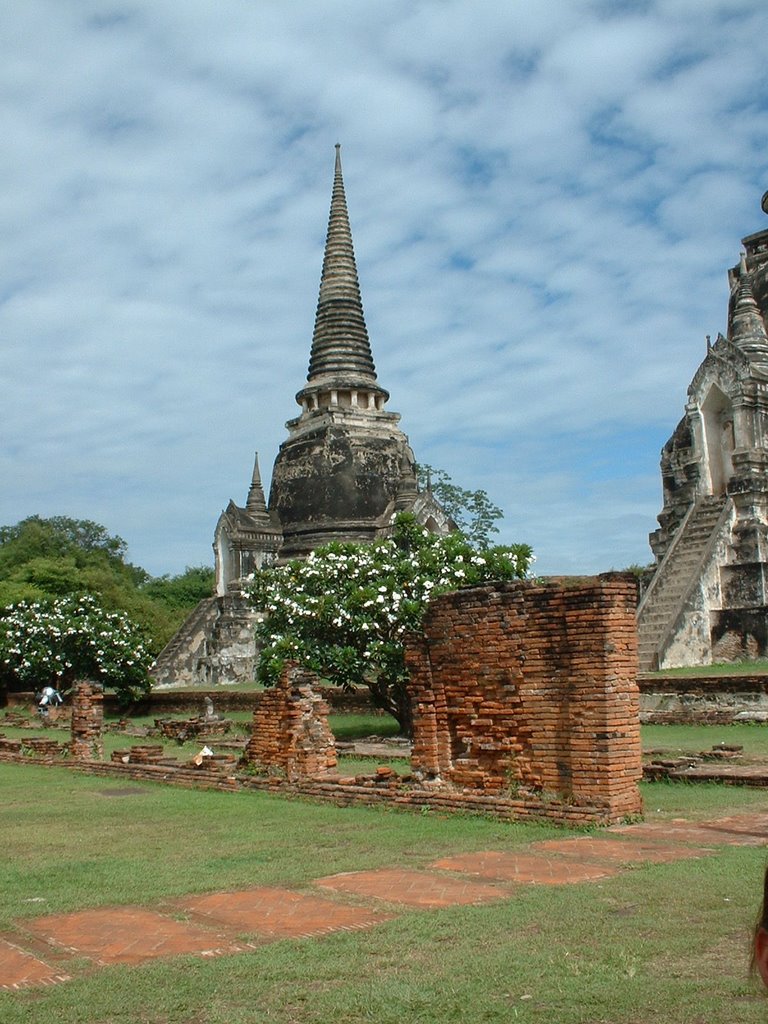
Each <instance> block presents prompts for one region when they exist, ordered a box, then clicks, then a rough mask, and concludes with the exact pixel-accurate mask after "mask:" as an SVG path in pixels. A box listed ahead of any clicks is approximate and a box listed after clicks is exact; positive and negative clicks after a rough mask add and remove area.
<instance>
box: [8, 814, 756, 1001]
mask: <svg viewBox="0 0 768 1024" xmlns="http://www.w3.org/2000/svg"><path fill="white" fill-rule="evenodd" d="M723 845H760V846H764V845H768V814H741V815H734V816H732V817H729V818H720V819H718V820H715V821H705V822H687V821H673V822H670V823H664V824H638V825H627V826H622V827H618V828H613V829H610V830H608V831H606V832H602V833H600V835H592V836H581V837H578V838H574V839H548V840H546V841H544V842H538V843H531V844H529V845H528V846H525V847H520V848H519V849H515V850H513V851H505V852H502V851H497V850H486V851H481V852H479V853H467V854H461V855H458V856H455V857H444V858H441V859H440V860H437V861H435V862H434V863H433V864H430V865H429V868H428V869H427V870H420V871H416V870H410V869H399V868H381V869H379V870H375V871H352V872H346V873H343V874H337V875H330V876H327V877H324V878H318V879H317V880H316V881H315V883H314V885H315V887H316V889H317V892H316V893H305V892H295V891H293V890H290V889H280V888H277V887H269V888H265V887H262V888H253V889H243V890H239V891H236V892H217V893H211V894H208V895H204V896H188V897H185V898H182V899H178V900H174V901H169V902H168V903H167V904H164V905H161V906H158V907H156V908H153V909H149V908H147V907H112V908H99V909H97V910H82V911H78V912H76V913H73V914H51V915H45V916H42V917H35V918H31V919H25V920H20V921H18V922H17V924H16V928H15V930H14V931H13V932H12V933H6V934H4V935H0V989H5V990H10V991H14V990H19V989H22V988H26V987H29V986H36V985H53V984H60V983H62V982H65V981H69V980H70V979H71V978H72V977H73V976H75V975H77V974H82V973H84V971H85V970H86V969H87V968H84V967H83V960H82V958H86V963H88V962H89V963H90V965H91V967H92V968H93V967H103V966H108V965H109V964H116V963H122V964H140V963H145V962H146V961H148V960H152V959H154V958H156V957H170V956H178V955H181V954H192V955H195V956H200V957H215V956H226V955H228V954H232V953H241V952H246V951H249V950H254V949H257V948H258V947H259V946H260V945H263V944H264V943H267V942H274V941H276V940H278V939H285V938H313V937H316V936H322V935H327V934H329V933H331V932H337V931H351V930H355V929H362V928H372V927H374V926H375V925H377V924H379V923H380V922H382V921H386V920H389V919H390V918H392V917H393V916H395V915H396V913H397V909H398V907H412V908H413V907H415V908H421V909H425V910H426V909H431V908H439V907H448V906H457V905H472V904H480V903H489V902H492V901H499V900H511V899H514V896H515V891H516V889H517V888H518V887H519V886H521V885H572V884H574V883H581V882H591V881H594V880H596V879H601V878H607V877H610V876H611V875H616V874H618V873H619V872H620V871H621V870H622V869H624V868H626V867H629V866H630V865H632V864H648V863H650V864H659V863H666V862H669V861H675V860H681V859H690V858H695V857H709V856H712V855H713V854H715V853H716V852H717V848H718V847H719V846H723ZM244 936H245V938H244ZM75 958H77V959H75Z"/></svg>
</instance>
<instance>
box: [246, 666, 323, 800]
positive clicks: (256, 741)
mask: <svg viewBox="0 0 768 1024" xmlns="http://www.w3.org/2000/svg"><path fill="white" fill-rule="evenodd" d="M315 681H316V677H315V676H314V675H313V674H312V673H311V672H307V671H305V670H304V669H301V668H299V667H298V665H295V664H292V663H289V664H288V665H286V667H285V669H284V670H283V674H282V676H281V677H280V681H279V682H278V684H277V685H276V686H274V687H273V688H272V689H270V690H267V691H266V692H265V693H264V694H263V695H262V697H261V700H260V701H259V704H258V706H257V708H256V710H255V711H254V712H253V730H252V734H251V739H250V740H249V742H248V746H247V747H246V749H245V753H244V755H243V760H242V763H243V764H250V765H253V766H255V767H259V768H264V769H266V770H269V769H273V770H275V769H277V770H278V771H279V772H282V773H284V774H285V777H286V778H287V779H289V780H291V781H295V780H297V779H301V778H310V777H313V776H318V775H323V774H324V773H326V772H328V771H330V770H331V769H333V768H335V767H336V741H335V740H334V738H333V733H332V732H331V729H330V726H329V725H328V714H329V711H330V708H329V706H328V703H327V702H326V701H324V700H323V698H322V697H321V696H320V695H319V694H318V693H316V692H315V691H314V690H313V689H312V683H313V682H315Z"/></svg>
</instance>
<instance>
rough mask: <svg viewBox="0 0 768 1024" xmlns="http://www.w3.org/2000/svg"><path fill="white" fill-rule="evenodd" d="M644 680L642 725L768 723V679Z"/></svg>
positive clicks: (653, 677) (704, 678)
mask: <svg viewBox="0 0 768 1024" xmlns="http://www.w3.org/2000/svg"><path fill="white" fill-rule="evenodd" d="M705 673H706V669H702V674H701V675H700V676H688V677H685V676H649V677H647V678H643V677H641V678H640V680H639V686H640V721H641V722H643V723H648V724H654V725H669V724H683V725H727V724H728V723H730V722H768V676H765V675H754V676H749V675H741V676H707V675H706V674H705Z"/></svg>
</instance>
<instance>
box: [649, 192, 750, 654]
mask: <svg viewBox="0 0 768 1024" xmlns="http://www.w3.org/2000/svg"><path fill="white" fill-rule="evenodd" d="M766 207H768V193H766V197H764V199H763V209H764V210H766V212H768V209H766ZM742 245H743V246H744V250H745V251H744V253H743V254H742V256H741V259H740V262H739V263H738V264H737V265H736V266H735V267H733V268H732V269H731V270H730V271H729V272H728V279H729V283H730V300H729V304H728V332H727V336H726V337H723V336H722V335H718V338H717V340H716V341H715V343H714V344H711V343H710V341H709V339H707V355H706V358H705V359H704V361H703V362H702V364H701V365H700V366H699V368H698V370H697V371H696V374H695V375H694V378H693V381H692V382H691V385H690V387H689V388H688V402H687V404H686V407H685V415H684V416H683V418H682V420H681V421H680V423H679V424H678V425H677V427H676V429H675V432H674V433H673V435H672V437H671V438H670V439H669V441H667V443H666V445H665V446H664V448H663V450H662V453H661V475H662V483H663V490H664V508H663V509H662V511H661V513H660V515H659V517H658V519H659V529H658V530H656V531H655V532H654V533H652V534H651V536H650V542H651V547H652V549H653V553H654V555H655V556H656V569H655V573H654V576H653V579H652V581H651V584H650V586H649V588H648V590H647V591H646V593H645V595H644V597H643V600H642V602H641V604H640V607H639V610H638V628H639V637H640V668H641V670H642V669H646V670H648V669H654V668H671V667H674V666H680V665H704V664H709V663H711V662H713V661H732V660H737V659H741V658H750V657H759V656H764V655H766V654H768V614H767V613H768V335H766V315H767V314H768V231H760V232H758V233H757V234H754V235H749V236H748V237H747V238H744V239H742Z"/></svg>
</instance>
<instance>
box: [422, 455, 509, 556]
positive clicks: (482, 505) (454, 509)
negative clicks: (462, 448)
mask: <svg viewBox="0 0 768 1024" xmlns="http://www.w3.org/2000/svg"><path fill="white" fill-rule="evenodd" d="M416 471H417V474H418V478H419V486H420V487H421V488H422V489H429V490H430V491H431V492H432V494H433V495H434V496H435V498H437V500H438V501H439V502H440V504H441V505H442V507H443V509H444V510H445V511H446V512H447V513H448V515H449V516H450V517H451V519H453V521H454V523H456V526H457V527H458V528H459V532H460V533H462V534H463V535H464V536H465V537H466V539H467V540H468V541H469V542H470V544H473V545H474V546H475V547H477V548H487V547H489V546H490V536H491V534H492V533H498V532H499V528H498V526H497V525H496V522H497V520H499V519H503V518H504V513H503V511H502V510H501V509H500V508H499V506H498V505H495V504H494V503H493V502H492V501H491V499H490V498H489V497H488V494H487V492H486V491H483V490H477V491H468V490H466V489H465V488H464V487H459V486H458V484H455V483H454V482H453V480H452V479H451V478H450V476H449V475H448V473H446V472H445V470H444V469H435V468H434V466H430V465H429V464H427V463H424V464H423V465H420V466H417V467H416Z"/></svg>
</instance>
